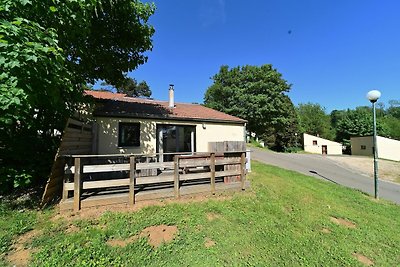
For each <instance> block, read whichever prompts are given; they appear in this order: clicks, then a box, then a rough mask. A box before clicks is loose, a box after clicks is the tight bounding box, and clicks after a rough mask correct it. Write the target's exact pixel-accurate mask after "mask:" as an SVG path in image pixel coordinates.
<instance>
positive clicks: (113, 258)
mask: <svg viewBox="0 0 400 267" xmlns="http://www.w3.org/2000/svg"><path fill="white" fill-rule="evenodd" d="M252 169H253V171H252V173H251V175H250V176H249V179H250V180H251V183H252V189H251V192H250V193H238V194H236V195H234V196H233V197H232V198H227V199H224V200H214V199H213V198H212V197H211V198H210V200H208V201H201V202H195V203H178V204H166V205H165V206H153V207H147V208H143V209H141V210H139V211H136V212H107V213H104V214H103V215H102V216H100V217H99V218H86V219H73V218H68V219H63V218H59V219H58V220H56V219H52V220H49V219H45V218H46V217H44V216H42V215H41V214H38V215H37V216H39V218H38V219H37V221H38V223H36V224H35V223H34V221H33V222H32V223H30V224H28V223H27V224H28V225H32V226H31V227H34V228H35V229H36V230H40V231H41V234H40V235H38V236H37V237H36V238H35V239H34V240H32V242H33V243H32V245H31V246H33V247H34V248H36V252H35V253H34V254H33V257H32V261H31V265H32V266H363V265H362V264H361V263H359V262H358V261H357V260H356V259H354V257H353V256H352V255H353V253H355V252H356V253H360V254H362V255H365V256H367V257H368V258H370V259H372V260H373V261H374V263H375V265H376V266H396V265H397V264H398V262H399V261H400V258H399V255H400V236H399V235H398V234H397V233H398V229H399V228H400V221H399V219H398V214H399V212H400V207H399V206H398V205H394V204H391V203H388V202H386V201H383V200H379V201H378V202H377V201H374V200H373V199H372V198H370V197H368V196H366V195H364V194H362V193H361V192H359V191H356V190H352V189H348V188H345V187H342V186H338V185H335V184H333V183H328V182H325V181H321V180H318V179H315V178H313V177H308V176H304V175H301V174H299V173H296V172H292V171H287V170H283V169H280V168H277V167H272V166H267V165H263V164H260V163H258V162H253V163H252ZM13 213H14V214H7V216H9V217H2V218H1V219H3V220H1V221H3V222H7V223H3V224H1V223H0V233H2V234H8V232H9V229H10V228H11V229H18V228H16V225H17V224H18V220H17V219H14V218H16V217H14V216H21V215H20V214H19V213H18V210H14V211H13ZM210 214H211V215H212V216H213V219H212V220H210V219H209V218H208V215H210ZM33 217H35V216H33ZM75 217H76V216H75ZM331 217H337V218H343V219H346V220H349V221H351V222H353V223H355V224H356V228H354V229H352V228H347V227H345V226H343V225H337V224H335V223H333V222H332V221H331ZM25 218H29V217H27V216H24V217H23V218H22V219H25ZM22 223H24V222H22ZM24 224H25V223H24ZM71 224H72V225H73V226H74V228H75V229H76V231H68V230H67V229H68V228H71ZM160 224H166V225H175V226H177V228H178V233H177V234H176V236H175V238H174V240H172V241H171V242H169V243H164V244H162V245H161V246H160V247H159V248H152V247H151V246H150V245H149V244H148V243H147V238H146V237H141V238H138V239H137V240H134V239H133V240H131V242H128V243H127V245H126V246H125V247H119V246H110V245H109V244H107V241H108V240H112V239H120V240H126V239H129V238H130V237H133V236H135V235H137V234H139V233H140V232H141V231H142V230H143V229H145V228H146V227H148V226H153V225H160ZM11 225H14V226H11ZM324 228H325V229H329V230H330V233H323V232H322V230H323V229H324ZM28 229H29V228H28ZM26 230H27V229H26ZM26 230H25V231H26ZM16 233H17V232H14V234H13V237H14V238H15V234H16ZM207 239H211V240H212V241H214V242H215V245H214V246H211V247H208V248H207V247H206V246H205V242H206V240H207ZM377 247H382V248H384V249H382V250H377V249H376V248H377ZM6 250H7V248H6ZM327 251H329V253H327Z"/></svg>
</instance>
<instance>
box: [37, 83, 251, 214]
mask: <svg viewBox="0 0 400 267" xmlns="http://www.w3.org/2000/svg"><path fill="white" fill-rule="evenodd" d="M85 93H86V95H88V96H89V97H92V98H93V100H94V105H93V107H94V108H93V110H90V106H91V105H88V106H87V107H86V109H85V111H83V110H81V111H80V116H81V118H82V117H83V116H85V117H87V118H86V119H84V120H82V121H78V120H75V119H69V120H68V122H67V125H66V128H65V130H64V132H63V136H62V142H61V145H60V147H59V149H58V152H57V155H56V157H55V161H54V163H53V167H52V171H51V174H50V176H49V180H48V183H47V185H46V189H45V192H44V194H43V197H42V204H43V205H44V204H46V203H48V202H49V201H51V200H53V199H55V198H57V197H59V196H60V193H61V195H62V201H61V204H62V207H63V208H65V209H71V208H72V206H71V205H72V203H73V208H74V210H79V209H80V208H81V204H82V205H83V206H85V207H90V206H92V205H102V204H101V203H103V204H104V205H105V204H107V205H108V204H110V203H123V202H129V203H130V205H133V204H134V202H135V201H136V200H145V199H151V198H164V197H170V196H175V197H179V196H180V194H181V191H180V187H181V186H183V187H185V189H184V190H182V194H191V193H196V192H197V193H198V192H208V191H210V190H211V192H212V193H215V190H220V189H221V190H225V189H242V190H244V189H245V188H246V187H247V186H248V183H246V181H245V175H246V166H245V165H246V158H245V157H246V153H245V152H244V150H245V149H246V148H245V142H244V141H245V136H246V134H245V133H246V132H245V126H246V121H245V120H243V119H240V118H237V117H234V116H231V115H228V114H225V113H223V112H219V111H216V110H213V109H211V108H207V107H204V106H202V105H199V104H187V103H175V101H174V88H173V86H170V89H169V101H156V100H151V99H141V98H133V97H128V96H127V95H125V94H117V93H112V92H102V91H86V92H85ZM83 121H91V122H92V123H85V122H83ZM195 152H209V153H195ZM177 154H189V155H185V156H183V155H180V156H176V155H177ZM247 156H248V155H247ZM207 181H209V183H210V184H209V185H206V184H204V182H207ZM239 181H240V182H239ZM144 187H146V190H144V191H143V188H144ZM117 189H118V190H117ZM93 190H94V191H93ZM107 190H114V191H113V192H114V193H113V194H114V195H112V196H111V195H108V193H107ZM120 190H122V191H120ZM127 190H128V191H127ZM93 192H95V193H96V194H95V195H92V193H93ZM71 193H73V195H72V194H71ZM121 194H122V195H121ZM82 196H84V197H82Z"/></svg>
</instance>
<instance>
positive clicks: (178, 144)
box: [157, 125, 196, 161]
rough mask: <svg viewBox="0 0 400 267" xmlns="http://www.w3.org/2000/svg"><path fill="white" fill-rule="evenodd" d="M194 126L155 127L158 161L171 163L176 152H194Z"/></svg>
mask: <svg viewBox="0 0 400 267" xmlns="http://www.w3.org/2000/svg"><path fill="white" fill-rule="evenodd" d="M195 132H196V127H195V126H186V125H157V152H158V153H160V158H159V159H160V161H172V160H173V158H174V154H170V153H177V152H192V153H193V152H195Z"/></svg>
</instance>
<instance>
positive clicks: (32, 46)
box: [0, 0, 154, 190]
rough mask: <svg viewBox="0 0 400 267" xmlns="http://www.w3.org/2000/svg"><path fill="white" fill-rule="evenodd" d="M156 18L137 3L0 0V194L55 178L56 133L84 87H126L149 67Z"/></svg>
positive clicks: (126, 0)
mask: <svg viewBox="0 0 400 267" xmlns="http://www.w3.org/2000/svg"><path fill="white" fill-rule="evenodd" d="M153 12H154V6H153V5H151V4H143V3H141V2H139V1H137V0H119V1H118V2H115V4H114V1H112V0H111V1H110V0H92V1H85V0H74V1H72V0H67V1H61V0H43V1H31V0H0V69H1V73H0V110H1V113H0V159H1V160H0V182H1V183H3V184H2V185H0V188H2V189H3V190H4V189H5V188H7V187H9V186H12V184H13V183H14V185H21V184H25V183H27V182H29V181H31V180H34V179H37V178H38V177H42V178H43V177H45V176H46V175H47V174H48V170H49V167H50V161H51V160H52V158H53V157H54V152H55V148H56V147H57V141H58V138H57V137H56V136H55V135H54V129H58V130H62V128H63V126H64V123H65V119H66V117H67V116H69V115H70V114H72V113H73V112H74V110H76V106H77V105H78V104H79V103H80V102H81V101H83V99H82V91H83V89H82V88H83V85H84V84H86V83H94V82H95V81H96V80H105V81H107V82H108V83H110V84H113V85H118V84H121V83H122V82H123V81H124V77H125V76H126V72H128V71H131V70H133V69H135V68H137V67H138V66H139V65H141V64H143V63H145V62H146V60H147V57H146V56H145V55H144V52H146V51H147V50H150V49H151V48H152V43H151V36H152V34H153V33H154V29H153V27H152V26H150V25H149V24H147V21H148V19H149V17H150V16H151V15H152V14H153ZM4 183H5V184H6V185H4Z"/></svg>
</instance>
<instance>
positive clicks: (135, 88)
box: [101, 77, 151, 97]
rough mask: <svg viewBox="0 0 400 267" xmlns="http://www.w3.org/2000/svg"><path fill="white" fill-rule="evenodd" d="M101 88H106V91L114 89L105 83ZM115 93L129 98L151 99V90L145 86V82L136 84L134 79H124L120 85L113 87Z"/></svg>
mask: <svg viewBox="0 0 400 267" xmlns="http://www.w3.org/2000/svg"><path fill="white" fill-rule="evenodd" d="M101 85H102V86H106V89H107V90H113V89H114V87H113V86H110V85H109V84H107V83H102V84H101ZM115 89H116V91H117V93H123V94H126V95H127V96H130V97H151V89H150V87H149V86H148V85H147V83H146V81H141V82H140V83H138V82H137V81H136V79H133V78H130V77H126V78H125V80H124V81H123V82H122V84H121V85H118V86H116V87H115Z"/></svg>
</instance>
